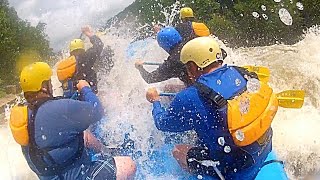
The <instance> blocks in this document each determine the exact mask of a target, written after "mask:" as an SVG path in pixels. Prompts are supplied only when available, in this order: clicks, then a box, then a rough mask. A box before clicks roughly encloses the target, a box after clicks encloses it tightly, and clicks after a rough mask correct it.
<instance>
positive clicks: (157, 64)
mask: <svg viewBox="0 0 320 180" xmlns="http://www.w3.org/2000/svg"><path fill="white" fill-rule="evenodd" d="M161 64H162V63H157V62H144V63H143V65H150V66H160V65H161Z"/></svg>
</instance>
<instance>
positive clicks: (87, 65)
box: [74, 35, 104, 93]
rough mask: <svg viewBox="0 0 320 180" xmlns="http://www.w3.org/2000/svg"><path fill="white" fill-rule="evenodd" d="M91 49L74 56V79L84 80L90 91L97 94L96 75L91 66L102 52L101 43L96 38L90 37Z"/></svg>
mask: <svg viewBox="0 0 320 180" xmlns="http://www.w3.org/2000/svg"><path fill="white" fill-rule="evenodd" d="M90 42H91V43H92V45H93V46H92V47H91V48H90V49H88V50H87V51H86V52H85V53H84V54H81V55H78V56H76V60H77V72H76V74H75V76H74V79H75V80H76V81H77V80H81V79H84V80H86V81H88V82H89V83H90V86H91V88H92V90H93V91H94V92H95V93H97V92H98V90H97V83H98V82H97V73H96V72H95V71H94V69H93V66H94V64H95V62H96V61H97V60H98V59H100V54H101V52H102V50H103V46H104V44H103V42H102V41H101V39H100V38H99V37H98V36H95V35H94V36H92V37H90Z"/></svg>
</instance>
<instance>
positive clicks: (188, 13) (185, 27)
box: [176, 7, 211, 43]
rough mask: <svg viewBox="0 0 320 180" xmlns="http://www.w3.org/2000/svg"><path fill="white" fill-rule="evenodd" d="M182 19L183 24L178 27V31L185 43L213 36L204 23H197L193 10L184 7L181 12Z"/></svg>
mask: <svg viewBox="0 0 320 180" xmlns="http://www.w3.org/2000/svg"><path fill="white" fill-rule="evenodd" d="M180 19H181V21H182V22H181V23H178V24H177V25H176V29H177V31H178V32H179V33H180V34H181V36H182V38H183V41H184V42H185V43H186V42H188V41H190V40H192V39H194V38H196V37H203V36H209V35H210V34H211V33H210V30H209V28H208V27H207V26H206V25H205V24H204V23H200V22H197V21H196V19H195V17H194V13H193V10H192V9H191V8H189V7H184V8H182V9H181V10H180Z"/></svg>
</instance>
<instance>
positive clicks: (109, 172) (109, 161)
mask: <svg viewBox="0 0 320 180" xmlns="http://www.w3.org/2000/svg"><path fill="white" fill-rule="evenodd" d="M90 171H91V172H90V175H89V177H90V179H91V180H116V179H117V176H116V173H117V169H116V163H115V160H114V158H113V157H107V156H104V157H103V158H100V160H97V161H94V162H93V165H92V166H91V168H90Z"/></svg>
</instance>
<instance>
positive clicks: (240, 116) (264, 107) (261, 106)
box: [194, 68, 278, 147]
mask: <svg viewBox="0 0 320 180" xmlns="http://www.w3.org/2000/svg"><path fill="white" fill-rule="evenodd" d="M237 70H238V71H239V73H240V74H242V75H244V74H243V73H246V72H240V71H242V70H241V69H238V68H237ZM245 75H247V76H251V75H250V74H245ZM259 83H260V88H259V90H257V91H256V92H248V91H247V90H246V91H244V92H243V93H241V94H240V95H239V96H237V97H235V98H233V99H230V100H225V99H224V98H223V97H222V96H221V95H220V94H219V93H217V92H215V91H213V90H212V89H210V88H209V87H207V86H206V85H204V84H202V83H199V82H196V83H195V84H194V86H195V87H196V88H197V89H198V90H199V91H200V94H201V95H202V96H204V97H205V98H206V99H207V100H208V102H209V103H210V104H213V105H215V106H217V107H218V108H222V107H225V106H227V110H228V111H227V124H228V129H229V132H230V134H231V136H232V139H233V141H234V143H235V145H237V146H239V147H243V146H247V145H250V144H252V143H254V142H256V141H258V140H259V139H260V138H262V137H263V135H264V134H265V133H266V132H267V131H268V130H269V129H270V127H271V123H272V120H273V118H274V116H275V114H276V113H277V110H278V99H277V96H276V94H274V93H273V90H272V88H271V87H270V86H269V85H268V84H267V83H265V82H263V81H259Z"/></svg>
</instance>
